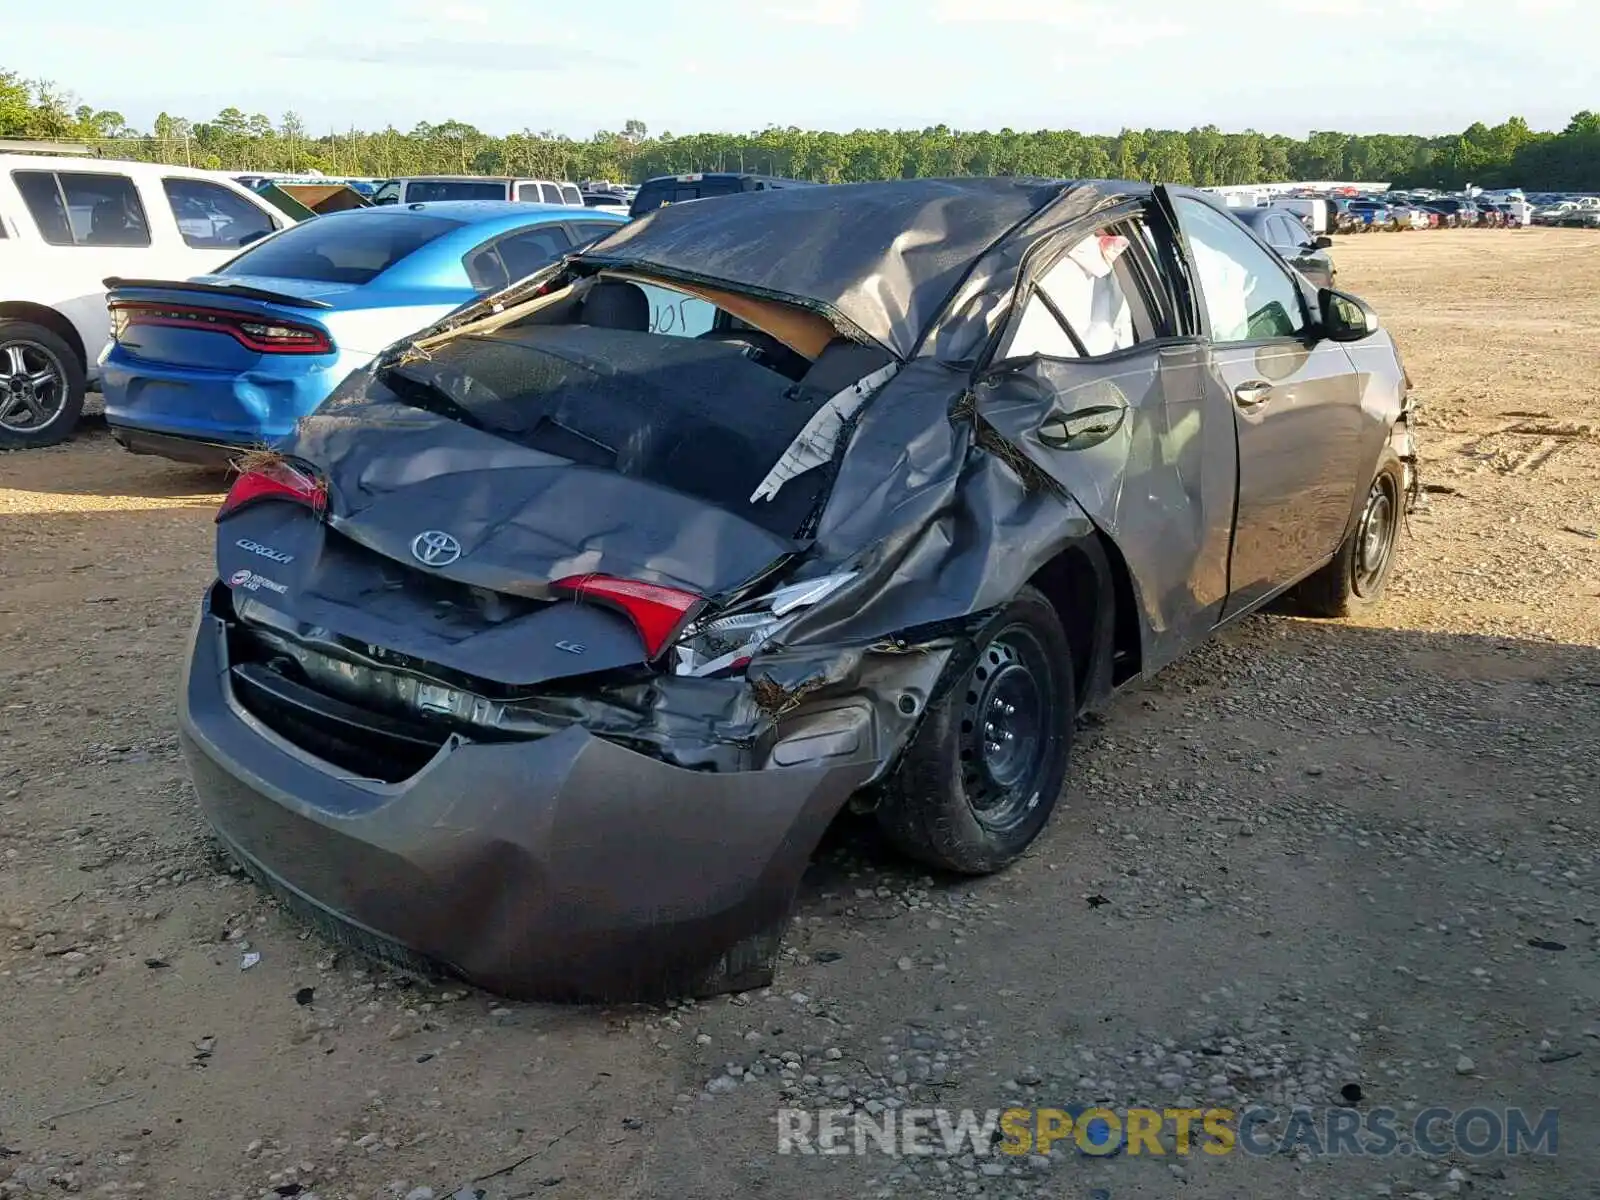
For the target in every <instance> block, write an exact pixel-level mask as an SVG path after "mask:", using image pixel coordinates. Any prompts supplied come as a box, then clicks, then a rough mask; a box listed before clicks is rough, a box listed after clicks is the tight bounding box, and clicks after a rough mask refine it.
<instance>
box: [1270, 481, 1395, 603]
mask: <svg viewBox="0 0 1600 1200" xmlns="http://www.w3.org/2000/svg"><path fill="white" fill-rule="evenodd" d="M1404 513H1405V468H1404V466H1403V465H1402V464H1401V462H1400V459H1399V457H1398V456H1397V455H1396V454H1395V453H1394V451H1393V450H1386V451H1385V452H1384V458H1383V462H1382V463H1381V464H1380V465H1379V467H1378V473H1377V474H1376V475H1375V476H1374V477H1373V480H1372V484H1371V486H1370V487H1369V488H1368V489H1367V496H1366V499H1365V501H1363V503H1362V508H1361V517H1360V519H1359V520H1358V521H1357V522H1356V525H1355V528H1354V529H1352V530H1351V531H1350V533H1349V535H1348V536H1347V537H1346V538H1345V540H1344V542H1343V544H1341V545H1340V547H1339V552H1338V553H1337V554H1335V555H1334V556H1333V561H1332V562H1330V563H1329V564H1328V565H1327V566H1325V567H1323V568H1322V570H1320V571H1318V572H1317V573H1316V574H1315V575H1313V576H1311V577H1310V578H1309V579H1307V580H1306V581H1305V582H1303V583H1302V584H1300V586H1299V587H1298V588H1297V589H1296V590H1295V593H1294V598H1293V599H1294V607H1295V608H1296V609H1297V610H1298V611H1300V612H1302V613H1304V614H1305V615H1306V616H1311V617H1347V616H1350V615H1351V614H1352V613H1358V612H1361V611H1362V610H1364V609H1368V608H1371V607H1372V606H1374V605H1376V604H1377V603H1378V602H1379V601H1380V600H1382V599H1383V593H1384V589H1385V588H1386V587H1387V586H1388V583H1389V575H1390V572H1391V571H1392V570H1393V569H1394V556H1395V552H1396V550H1397V549H1398V548H1399V544H1400V526H1401V522H1402V521H1403V519H1404Z"/></svg>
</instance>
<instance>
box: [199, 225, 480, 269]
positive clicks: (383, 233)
mask: <svg viewBox="0 0 1600 1200" xmlns="http://www.w3.org/2000/svg"><path fill="white" fill-rule="evenodd" d="M460 225H461V222H460V221H450V220H446V219H445V218H444V217H430V216H424V215H422V214H421V213H410V212H373V211H371V210H368V211H365V212H363V211H360V210H357V211H355V212H352V213H349V214H348V215H344V214H340V215H334V216H326V217H313V218H312V219H311V220H309V221H305V222H303V223H302V224H299V225H295V226H293V227H292V228H290V229H286V230H284V231H283V232H282V233H280V234H279V235H278V236H277V237H275V238H272V239H270V240H268V241H265V242H262V243H261V245H259V246H256V247H254V248H252V249H249V250H246V251H245V252H244V253H243V254H241V255H239V256H238V257H237V258H235V259H232V260H231V261H229V262H228V263H227V265H225V266H223V267H221V268H220V269H219V272H218V273H219V274H227V275H271V276H275V277H277V278H279V279H315V280H320V281H322V282H324V283H356V284H361V283H370V282H371V281H372V280H373V279H375V278H377V277H378V276H379V275H381V274H382V273H383V272H384V271H387V270H388V269H389V268H390V267H392V266H394V265H395V263H397V262H399V261H400V260H401V259H403V258H405V257H406V256H407V255H410V254H414V253H415V252H416V251H417V250H419V249H421V248H422V247H423V246H426V245H427V244H428V243H429V242H431V241H433V240H434V239H435V238H437V237H442V236H443V235H444V234H446V233H449V232H450V231H451V230H452V229H456V228H458V227H459V226H460Z"/></svg>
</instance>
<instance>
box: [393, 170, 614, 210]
mask: <svg viewBox="0 0 1600 1200" xmlns="http://www.w3.org/2000/svg"><path fill="white" fill-rule="evenodd" d="M430 200H522V201H529V202H532V203H534V204H566V205H571V206H573V207H582V206H583V193H582V192H580V191H579V190H578V185H577V184H575V183H566V182H560V183H558V182H556V181H555V180H553V179H517V178H514V177H512V176H509V175H409V176H407V177H405V178H403V179H386V180H384V181H383V183H381V184H379V185H378V190H377V191H376V192H375V193H374V194H373V197H372V202H373V203H374V204H422V203H426V202H427V201H430Z"/></svg>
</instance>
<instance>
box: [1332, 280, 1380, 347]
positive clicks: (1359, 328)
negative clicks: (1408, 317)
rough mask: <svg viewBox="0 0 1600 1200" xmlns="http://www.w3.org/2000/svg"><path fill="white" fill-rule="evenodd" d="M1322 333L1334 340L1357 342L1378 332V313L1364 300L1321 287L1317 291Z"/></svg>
mask: <svg viewBox="0 0 1600 1200" xmlns="http://www.w3.org/2000/svg"><path fill="white" fill-rule="evenodd" d="M1317 304H1318V307H1319V308H1320V309H1321V311H1322V334H1323V336H1324V337H1326V338H1329V339H1330V340H1332V341H1335V342H1359V341H1360V340H1361V339H1362V338H1366V337H1371V336H1372V335H1373V334H1375V333H1377V332H1378V314H1377V313H1376V312H1374V311H1373V308H1372V306H1371V305H1370V304H1368V303H1367V302H1366V301H1365V300H1360V299H1357V298H1356V297H1355V296H1351V295H1349V294H1348V293H1346V292H1336V291H1334V290H1333V289H1332V288H1323V289H1322V290H1321V291H1320V292H1318V293H1317Z"/></svg>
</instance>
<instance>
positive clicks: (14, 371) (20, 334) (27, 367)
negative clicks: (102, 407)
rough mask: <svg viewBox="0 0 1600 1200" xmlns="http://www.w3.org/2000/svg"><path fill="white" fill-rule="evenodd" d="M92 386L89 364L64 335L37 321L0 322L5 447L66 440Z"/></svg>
mask: <svg viewBox="0 0 1600 1200" xmlns="http://www.w3.org/2000/svg"><path fill="white" fill-rule="evenodd" d="M86 387H87V384H86V382H85V379H84V372H83V364H82V363H80V362H79V361H78V355H77V353H76V352H75V351H74V350H73V349H72V347H71V346H69V345H67V343H66V342H64V341H63V340H62V339H61V338H60V337H59V336H57V335H56V334H54V333H52V332H51V331H50V330H48V329H46V328H45V327H44V326H42V325H35V324H33V322H31V321H0V449H5V450H18V449H22V448H24V447H28V446H50V445H53V444H55V443H56V442H59V441H62V440H63V439H65V438H66V437H67V435H68V434H70V433H71V432H72V430H73V427H74V426H75V425H77V423H78V416H79V414H80V413H82V412H83V393H84V391H85V389H86Z"/></svg>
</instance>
